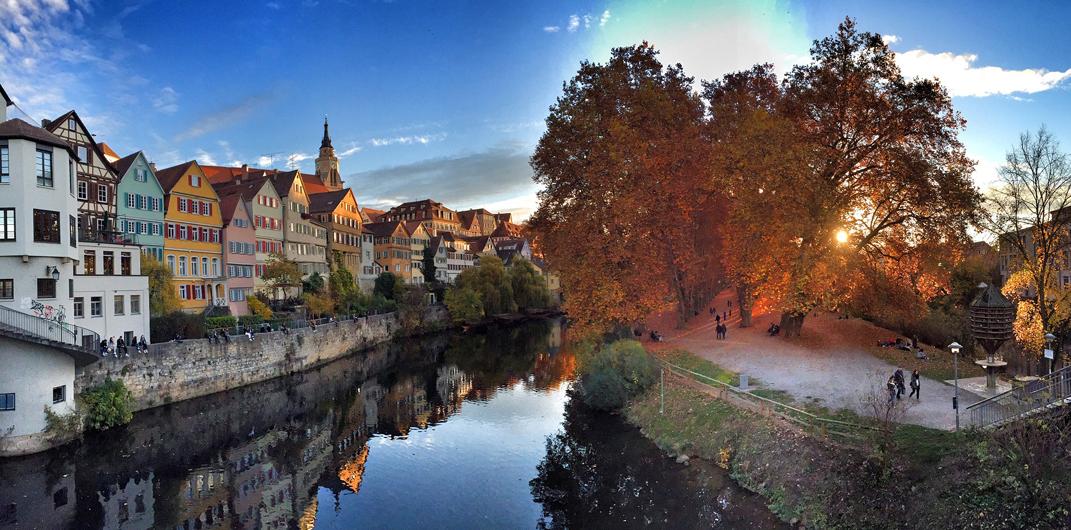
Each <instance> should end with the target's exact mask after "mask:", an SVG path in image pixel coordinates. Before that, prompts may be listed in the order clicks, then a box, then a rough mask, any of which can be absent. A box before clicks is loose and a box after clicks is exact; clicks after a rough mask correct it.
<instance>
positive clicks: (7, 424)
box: [0, 87, 98, 456]
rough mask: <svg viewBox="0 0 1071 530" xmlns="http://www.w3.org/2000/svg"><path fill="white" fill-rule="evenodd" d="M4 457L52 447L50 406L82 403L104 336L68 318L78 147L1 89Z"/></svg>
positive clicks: (0, 451) (0, 416)
mask: <svg viewBox="0 0 1071 530" xmlns="http://www.w3.org/2000/svg"><path fill="white" fill-rule="evenodd" d="M0 102H2V103H3V105H2V106H0V366H3V367H4V368H3V369H0V456H4V455H7V454H24V453H30V452H36V451H41V450H44V449H47V448H48V440H46V439H45V438H44V436H43V435H42V433H41V431H42V430H43V429H44V427H45V413H44V410H45V407H49V408H51V409H52V410H54V411H56V412H57V413H66V412H68V411H71V410H73V409H74V407H75V403H74V395H73V393H74V376H75V369H76V367H77V366H82V365H85V364H89V363H92V362H95V361H96V360H97V357H96V356H95V355H94V354H93V353H92V352H93V351H94V350H95V348H96V347H97V345H96V342H97V340H98V339H97V337H96V335H94V334H92V333H91V332H87V331H85V330H83V329H81V328H79V327H78V326H74V325H72V324H71V322H70V315H71V313H72V311H73V309H74V307H73V305H72V293H73V291H74V269H75V264H76V262H77V260H78V252H77V244H78V242H77V219H76V217H75V216H76V215H77V213H78V202H77V200H76V199H75V180H74V174H75V172H74V163H75V153H74V150H73V149H72V148H71V147H70V146H69V145H68V144H67V143H66V142H64V141H63V139H62V138H59V137H57V136H56V135H54V134H52V133H49V132H48V131H46V130H44V129H42V128H40V127H37V126H34V125H31V124H29V123H27V122H25V121H22V120H20V119H10V120H8V119H7V107H8V106H10V105H11V104H12V102H11V99H10V98H8V96H7V94H6V93H5V92H4V90H3V87H0Z"/></svg>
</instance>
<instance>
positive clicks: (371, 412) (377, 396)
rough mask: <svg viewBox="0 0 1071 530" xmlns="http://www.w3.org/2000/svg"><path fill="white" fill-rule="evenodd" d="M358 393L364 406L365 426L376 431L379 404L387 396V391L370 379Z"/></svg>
mask: <svg viewBox="0 0 1071 530" xmlns="http://www.w3.org/2000/svg"><path fill="white" fill-rule="evenodd" d="M358 391H359V392H360V394H361V402H362V403H363V404H364V424H365V426H366V427H368V428H369V429H375V428H376V425H377V424H378V423H379V402H380V401H382V400H383V396H386V395H387V390H386V389H385V388H383V387H382V386H380V384H379V383H378V382H376V380H375V379H369V380H368V381H365V382H364V384H362V385H361V388H360V389H359V390H358Z"/></svg>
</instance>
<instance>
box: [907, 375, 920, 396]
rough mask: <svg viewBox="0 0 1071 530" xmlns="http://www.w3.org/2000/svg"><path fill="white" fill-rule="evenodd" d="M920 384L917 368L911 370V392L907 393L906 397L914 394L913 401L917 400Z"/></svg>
mask: <svg viewBox="0 0 1071 530" xmlns="http://www.w3.org/2000/svg"><path fill="white" fill-rule="evenodd" d="M921 386H922V382H921V380H920V378H919V371H918V370H917V369H915V370H912V371H911V393H910V394H908V396H907V397H908V398H910V397H911V396H915V401H918V400H919V394H920V393H919V387H921Z"/></svg>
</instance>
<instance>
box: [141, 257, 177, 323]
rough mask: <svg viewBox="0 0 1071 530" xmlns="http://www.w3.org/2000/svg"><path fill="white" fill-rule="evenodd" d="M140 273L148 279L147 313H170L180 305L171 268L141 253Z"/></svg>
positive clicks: (155, 314) (158, 314)
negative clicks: (172, 281)
mask: <svg viewBox="0 0 1071 530" xmlns="http://www.w3.org/2000/svg"><path fill="white" fill-rule="evenodd" d="M141 273H142V274H144V275H145V276H146V277H148V280H149V314H150V315H152V316H154V317H159V316H164V315H170V314H171V313H174V312H175V311H178V310H179V308H180V307H181V306H180V304H179V299H178V295H176V294H175V286H174V285H173V284H172V283H171V280H172V279H173V278H174V275H173V274H172V273H171V269H168V268H167V266H166V265H164V264H163V262H161V261H160V260H158V259H156V258H155V257H153V256H152V255H151V254H146V253H142V254H141Z"/></svg>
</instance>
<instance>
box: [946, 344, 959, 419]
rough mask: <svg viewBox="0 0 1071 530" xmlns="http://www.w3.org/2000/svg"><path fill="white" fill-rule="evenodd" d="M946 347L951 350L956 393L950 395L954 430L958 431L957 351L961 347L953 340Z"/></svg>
mask: <svg viewBox="0 0 1071 530" xmlns="http://www.w3.org/2000/svg"><path fill="white" fill-rule="evenodd" d="M948 349H949V350H951V351H952V369H953V371H954V372H955V374H954V376H953V377H954V379H955V382H956V393H955V394H954V395H953V396H952V408H953V409H955V411H956V431H959V351H960V350H961V349H963V346H960V345H959V343H958V342H953V343H952V344H949V345H948Z"/></svg>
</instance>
